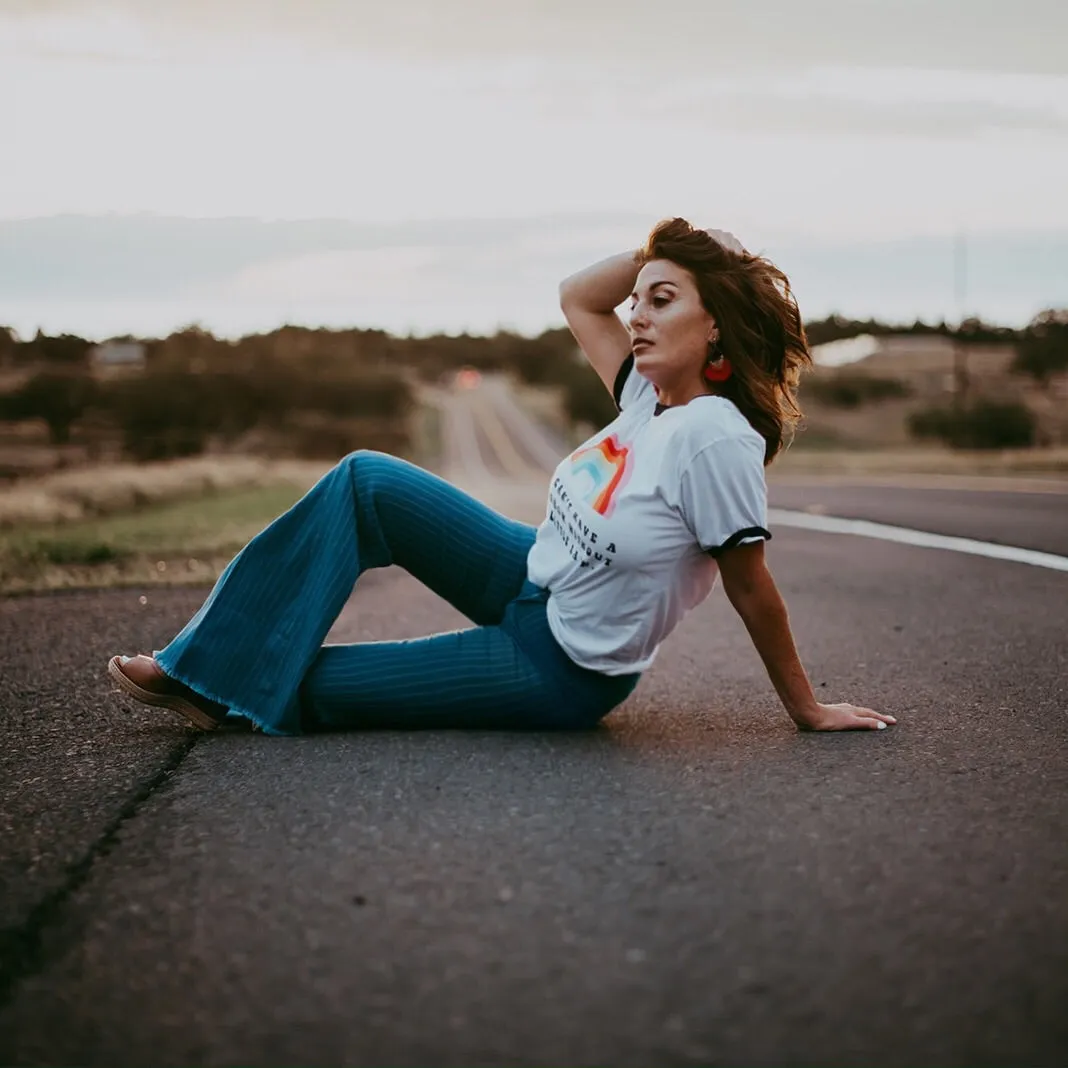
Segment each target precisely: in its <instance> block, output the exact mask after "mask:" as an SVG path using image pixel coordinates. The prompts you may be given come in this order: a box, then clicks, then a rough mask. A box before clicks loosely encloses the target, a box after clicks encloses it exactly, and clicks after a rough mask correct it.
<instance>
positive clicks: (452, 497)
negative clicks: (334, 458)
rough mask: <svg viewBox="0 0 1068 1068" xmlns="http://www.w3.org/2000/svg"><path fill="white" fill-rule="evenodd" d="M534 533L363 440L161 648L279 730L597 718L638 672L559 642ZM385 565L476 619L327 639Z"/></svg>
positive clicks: (235, 709) (163, 660)
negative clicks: (533, 576) (362, 582)
mask: <svg viewBox="0 0 1068 1068" xmlns="http://www.w3.org/2000/svg"><path fill="white" fill-rule="evenodd" d="M534 533H535V532H534V528H533V527H531V526H528V525H527V524H525V523H519V522H516V521H514V520H512V519H508V518H506V517H504V516H502V515H499V514H498V513H496V512H494V511H493V510H492V509H490V508H488V507H486V506H485V505H484V504H482V503H481V502H479V501H477V500H475V499H474V498H473V497H470V496H468V495H467V494H466V493H464V492H462V491H461V490H459V489H457V488H456V487H455V486H452V485H450V484H449V483H448V482H445V481H444V480H443V479H440V478H438V477H437V476H436V475H433V474H431V473H430V472H428V471H424V470H422V469H421V468H419V467H416V466H414V465H413V464H410V463H407V462H406V461H404V460H400V459H398V458H396V457H394V456H387V455H385V454H382V453H376V452H369V451H361V452H355V453H352V454H350V455H349V456H347V457H345V458H344V459H343V460H342V461H340V463H338V464H337V465H336V466H335V467H334V468H332V469H331V470H330V471H329V472H327V474H325V475H324V476H323V477H322V478H321V479H320V480H319V482H318V483H317V484H316V485H315V486H314V487H312V489H311V490H309V491H308V492H307V493H306V494H305V495H304V496H303V497H302V498H301V499H300V500H299V501H298V502H297V503H296V504H295V505H293V507H292V508H290V509H289V511H287V512H285V513H284V514H283V515H281V516H280V517H279V518H278V519H276V520H275V521H274V522H273V523H271V525H270V526H268V527H267V528H266V529H265V530H263V531H262V532H261V533H259V534H258V535H256V537H255V538H253V539H252V540H251V541H250V542H249V543H248V544H247V545H246V546H245V548H244V549H242V550H241V552H240V553H238V555H237V556H236V557H234V559H233V560H231V561H230V563H229V564H228V565H227V567H226V569H225V570H224V571H223V573H222V574H221V575H220V576H219V580H218V582H217V583H216V584H215V588H214V589H213V590H212V592H211V594H210V596H209V597H208V599H207V600H206V601H205V602H204V605H203V606H202V607H201V608H200V610H199V611H198V612H197V613H196V615H195V616H194V617H193V618H192V619H191V620H190V621H189V622H188V623H187V624H186V626H185V627H184V628H183V629H182V631H181V632H180V633H179V634H178V635H177V637H175V639H174V640H173V641H172V642H170V644H169V645H167V646H166V648H164V649H162V650H160V651H159V652H157V653H156V659H157V661H158V662H159V664H160V667H162V668H163V670H164V671H166V672H167V674H168V675H170V676H172V677H173V678H176V679H179V680H180V681H182V682H184V683H185V684H186V685H187V686H190V687H192V688H193V689H194V690H196V691H197V692H198V693H200V694H202V695H203V696H205V697H209V698H212V699H213V700H216V701H220V702H222V703H223V704H225V705H227V706H228V707H229V708H230V710H231V712H232V713H236V714H238V715H240V716H244V717H246V718H247V719H250V720H252V721H253V723H255V724H256V725H258V726H259V727H260V728H262V729H263V730H264V731H266V732H267V733H269V734H282V735H291V734H300V733H302V732H305V731H312V730H339V729H346V728H361V727H396V728H415V727H484V728H492V727H503V728H519V729H545V728H550V729H551V728H583V727H590V726H593V725H594V724H595V723H596V722H597V721H598V720H599V719H600V718H601V717H602V716H604V715H605V714H606V713H607V712H609V711H611V709H613V708H614V707H615V706H616V705H618V704H620V703H621V702H622V701H623V700H625V698H626V697H627V696H628V695H629V694H630V692H631V691H632V690H633V689H634V686H635V685H636V684H637V681H638V675H636V674H633V675H616V676H609V675H604V674H602V673H600V672H595V671H589V670H587V669H586V668H582V667H579V666H578V665H577V664H575V663H574V661H572V660H571V659H570V658H569V657H568V656H567V654H566V653H564V651H563V650H562V649H561V648H560V646H559V645H558V644H557V643H556V640H555V639H554V638H553V636H552V633H551V632H550V630H549V625H548V622H547V620H546V604H547V601H548V599H549V597H550V596H551V595H550V593H549V591H547V590H544V589H541V588H539V587H537V586H535V585H534V584H533V583H532V582H530V581H529V580H528V579H527V554H528V552H529V550H530V547H531V545H532V544H533V542H534ZM390 564H397V565H399V566H400V567H402V568H404V569H405V570H406V571H408V572H410V573H411V574H412V575H413V576H415V578H417V579H419V580H420V581H421V582H422V583H423V584H424V585H426V586H428V587H429V588H430V589H431V590H433V591H434V592H435V593H436V594H438V595H439V596H441V597H443V598H444V599H445V600H446V601H448V602H449V603H450V604H452V605H453V606H454V607H455V608H457V609H458V610H459V611H460V612H462V613H463V614H464V615H465V616H466V617H467V618H468V619H469V620H470V621H471V622H472V624H474V626H472V627H470V628H468V629H465V630H458V631H452V632H450V633H446V634H435V635H432V636H430V637H426V638H417V639H413V640H408V641H386V642H359V643H356V644H352V645H323V639H324V638H325V637H326V634H327V631H329V629H330V627H331V625H332V624H333V622H334V620H335V619H336V618H337V615H338V613H339V612H340V611H341V609H342V607H343V606H344V605H345V602H346V601H347V600H348V598H349V596H350V594H351V593H352V591H353V587H354V585H355V584H356V580H357V579H358V578H359V576H360V575H361V574H362V573H363V572H364V571H366V570H368V569H369V568H375V567H386V566H387V565H390ZM368 593H369V594H370V591H368Z"/></svg>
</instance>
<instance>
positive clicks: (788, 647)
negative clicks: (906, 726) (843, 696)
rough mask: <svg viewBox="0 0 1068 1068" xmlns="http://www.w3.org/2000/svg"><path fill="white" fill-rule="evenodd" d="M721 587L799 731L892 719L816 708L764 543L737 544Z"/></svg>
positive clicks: (851, 709)
mask: <svg viewBox="0 0 1068 1068" xmlns="http://www.w3.org/2000/svg"><path fill="white" fill-rule="evenodd" d="M718 563H719V570H720V574H721V575H722V576H723V589H724V592H725V593H726V594H727V598H728V600H730V602H731V604H732V605H733V606H734V608H735V610H736V611H737V612H738V614H739V615H740V616H741V617H742V621H743V622H744V623H745V627H746V630H748V631H749V636H750V637H751V638H752V639H753V645H755V646H756V650H757V652H758V653H759V654H760V658H761V659H762V660H763V661H764V666H765V667H766V668H767V671H768V677H769V678H770V679H771V683H772V685H773V686H774V687H775V690H776V692H777V693H778V695H779V697H780V699H781V700H782V703H783V705H784V707H785V708H786V711H787V712H788V713H789V714H790V718H791V719H792V720H793V721H794V722H795V723H796V724H797V725H798V727H799V728H801V730H813V731H841V730H854V729H858V728H867V729H869V730H881V729H882V728H884V727H885V726H886V725H887V724H888V723H896V722H897V720H895V719H894V717H893V716H887V715H884V714H882V713H881V712H875V711H873V710H872V709H870V708H861V707H858V706H856V705H850V704H834V705H825V704H820V703H819V702H818V701H817V700H816V696H815V694H814V693H813V692H812V684H811V683H810V682H809V681H808V676H807V675H806V674H805V669H804V668H803V667H802V666H801V661H800V659H799V658H798V655H797V647H796V646H795V644H794V638H793V634H792V633H791V631H790V620H789V617H788V615H787V612H786V605H785V603H784V602H783V599H782V596H781V595H780V593H779V590H778V588H777V587H776V585H775V580H774V579H773V578H772V577H771V572H770V571H769V570H768V567H767V564H766V563H765V560H764V543H763V542H762V541H761V542H757V543H755V544H752V545H739V546H736V547H735V548H733V549H728V550H727V551H726V552H724V553H722V554H721V555H720V557H719V560H718Z"/></svg>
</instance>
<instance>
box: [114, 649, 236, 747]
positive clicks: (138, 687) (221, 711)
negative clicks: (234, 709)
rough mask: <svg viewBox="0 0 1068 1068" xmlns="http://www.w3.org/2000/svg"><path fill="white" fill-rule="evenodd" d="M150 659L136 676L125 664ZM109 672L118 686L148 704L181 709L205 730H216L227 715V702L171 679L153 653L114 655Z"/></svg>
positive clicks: (139, 669) (141, 666)
mask: <svg viewBox="0 0 1068 1068" xmlns="http://www.w3.org/2000/svg"><path fill="white" fill-rule="evenodd" d="M138 660H140V661H148V663H147V664H145V663H142V664H140V665H138V666H137V668H136V672H137V675H138V678H137V680H134V679H133V678H131V677H130V675H128V674H127V673H126V671H125V670H123V669H124V668H127V667H128V665H130V664H132V663H134V661H138ZM108 674H109V675H110V676H111V677H112V679H113V680H114V681H115V682H116V683H118V685H119V687H120V688H121V689H122V690H124V691H125V692H126V693H128V694H129V695H130V696H131V697H133V698H135V699H136V700H138V701H140V702H141V703H142V704H145V705H154V706H156V707H157V708H169V709H171V710H172V711H174V712H180V713H181V714H182V715H183V716H185V718H186V719H188V720H189V721H190V723H193V724H194V725H195V726H197V727H199V728H200V729H201V730H202V731H213V730H215V728H216V727H218V726H219V724H220V723H222V721H223V720H224V719H225V718H226V712H227V709H226V705H222V704H219V702H218V701H212V700H210V699H209V698H207V697H201V696H200V694H198V693H197V692H196V691H195V690H192V689H190V688H189V687H188V686H186V685H185V683H182V682H179V681H178V680H177V679H172V678H171V677H170V676H169V675H167V674H166V673H165V672H164V671H163V669H162V668H161V667H160V666H159V664H157V663H156V661H155V660H154V659H153V658H152V657H150V656H144V655H143V654H142V655H139V656H113V657H112V658H111V659H110V660H109V661H108Z"/></svg>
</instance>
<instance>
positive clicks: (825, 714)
mask: <svg viewBox="0 0 1068 1068" xmlns="http://www.w3.org/2000/svg"><path fill="white" fill-rule="evenodd" d="M796 722H797V726H798V729H799V730H803V731H864V730H869V731H878V730H884V729H885V728H886V727H888V726H892V725H893V724H895V723H897V720H896V719H895V718H894V717H893V716H888V715H886V714H884V713H882V712H876V711H875V710H874V709H871V708H862V707H860V706H859V705H849V704H845V703H843V704H837V705H820V704H817V705H816V707H815V709H813V711H812V712H811V713H809V714H808V715H806V716H805V717H804V719H799V720H797V721H796Z"/></svg>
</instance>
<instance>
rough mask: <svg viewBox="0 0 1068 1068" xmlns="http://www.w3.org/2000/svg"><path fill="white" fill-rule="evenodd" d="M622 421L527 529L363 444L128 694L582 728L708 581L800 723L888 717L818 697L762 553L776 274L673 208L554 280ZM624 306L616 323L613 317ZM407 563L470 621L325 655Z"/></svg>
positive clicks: (127, 660)
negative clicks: (358, 600) (361, 585)
mask: <svg viewBox="0 0 1068 1068" xmlns="http://www.w3.org/2000/svg"><path fill="white" fill-rule="evenodd" d="M560 295H561V305H562V308H563V311H564V314H565V316H566V318H567V321H568V324H569V325H570V327H571V330H572V332H573V333H574V335H575V337H576V339H577V340H578V342H579V345H580V346H581V347H582V350H583V352H584V353H585V354H586V356H587V358H588V359H589V361H590V363H591V364H592V366H593V368H594V370H595V371H596V372H597V374H598V375H599V376H600V377H601V379H602V381H603V382H604V383H605V385H606V386H607V387H608V388H609V389H610V390H612V391H613V394H614V396H615V399H616V403H617V406H618V407H619V409H620V414H619V416H618V418H617V419H615V420H614V421H613V422H612V423H611V424H610V425H609V426H608V427H606V428H605V429H604V430H603V431H601V432H600V433H598V434H595V435H594V437H593V438H591V439H590V440H589V441H588V442H587V443H586V444H585V445H583V446H582V447H581V448H579V449H578V450H576V451H575V452H574V453H572V455H571V456H569V457H567V458H566V459H565V460H564V461H563V462H562V463H561V464H560V465H559V467H557V469H556V472H555V475H554V477H553V481H552V486H551V489H550V493H549V503H548V510H547V515H546V519H545V521H544V522H543V523H542V524H541V526H540V527H538V528H537V529H536V530H535V529H534V528H533V527H529V526H527V525H525V524H522V523H518V522H515V521H513V520H511V519H507V518H505V517H503V516H500V515H498V514H497V513H495V512H493V511H492V510H490V509H489V508H487V507H485V506H484V505H482V504H481V503H479V502H478V501H475V500H474V499H472V498H471V497H468V496H467V495H466V494H464V493H462V492H460V491H459V490H457V489H455V488H454V487H453V486H450V485H449V484H448V483H446V482H444V481H442V480H441V479H439V478H437V477H436V476H434V475H432V474H429V473H428V472H425V471H422V470H421V469H419V468H417V467H414V466H412V465H411V464H408V463H406V462H404V461H402V460H399V459H396V458H394V457H390V456H385V455H382V454H379V453H372V452H357V453H353V454H351V455H350V456H348V457H346V458H345V459H344V460H342V461H341V462H340V463H339V464H338V465H337V466H336V467H334V468H333V469H332V470H331V471H330V472H328V473H327V474H326V475H325V476H323V478H322V479H321V480H320V481H319V482H318V483H317V485H316V486H314V487H313V488H312V489H311V490H310V491H309V492H308V493H307V494H306V495H305V496H304V497H303V498H301V500H300V501H298V502H297V503H296V504H295V505H294V506H293V507H292V508H291V509H290V510H289V511H288V512H286V513H285V514H284V515H282V516H281V517H279V518H278V519H277V520H275V521H274V523H272V524H271V525H270V526H269V527H267V528H266V529H265V530H264V531H263V532H261V533H260V534H258V535H257V536H256V537H255V538H253V539H252V541H251V542H249V544H248V545H247V546H246V547H245V548H244V549H243V550H242V551H241V552H240V553H239V554H238V555H237V556H236V557H235V558H234V559H233V560H232V561H231V562H230V564H229V565H228V566H227V568H226V569H225V571H224V572H223V573H222V575H221V576H220V578H219V581H218V582H217V583H216V586H215V588H214V590H213V591H212V593H211V595H210V596H209V597H208V599H207V601H206V602H205V603H204V605H203V607H202V608H201V609H200V611H199V612H197V614H196V615H195V616H194V617H193V618H192V619H191V620H190V621H189V623H188V624H187V625H186V626H185V627H184V628H183V630H182V631H181V633H179V634H178V635H177V637H176V638H175V639H174V640H173V641H172V642H171V643H170V644H169V645H168V646H167V647H166V648H165V649H163V650H162V651H160V652H159V653H157V654H156V655H155V657H154V658H153V657H149V656H143V655H142V656H136V657H114V658H112V660H111V662H110V663H109V665H108V669H109V672H110V674H111V676H112V678H113V679H114V680H115V681H116V682H117V683H118V684H119V686H120V687H121V688H122V689H123V690H125V691H126V692H127V693H129V694H131V695H133V696H134V697H136V698H137V699H138V700H140V701H142V702H144V703H146V704H150V705H156V706H162V707H165V708H172V709H175V710H177V711H179V712H181V713H183V714H184V715H185V716H186V717H187V718H188V719H189V720H190V721H192V722H193V723H194V724H196V725H197V726H198V727H201V728H204V729H211V728H213V727H215V726H217V725H218V724H219V723H220V722H221V721H222V720H223V718H224V717H225V716H226V714H227V711H228V710H229V711H230V712H234V713H237V714H238V715H241V716H244V717H246V718H248V719H250V720H252V722H253V723H254V724H255V725H257V726H258V727H260V728H261V729H262V730H264V731H266V732H267V733H270V734H299V733H301V732H302V731H308V730H325V729H341V728H351V727H365V726H395V727H415V726H420V727H459V726H471V727H490V726H494V727H499V726H503V727H527V728H555V727H559V728H576V727H578V728H581V727H590V726H592V725H593V724H595V723H596V722H597V721H598V720H599V719H601V718H602V717H603V716H604V715H606V714H607V713H608V712H610V711H611V710H612V709H613V708H615V707H616V706H617V705H619V704H620V703H621V702H622V701H623V700H625V698H626V697H627V696H628V695H629V694H630V693H631V691H632V690H633V689H634V687H635V685H637V682H638V679H639V677H640V675H641V673H642V671H644V670H645V669H646V668H647V667H648V666H649V664H651V663H652V661H653V658H654V657H655V655H656V651H657V648H658V647H659V645H660V643H661V642H662V641H663V639H664V638H666V637H667V635H668V634H669V633H670V632H671V630H672V629H673V628H674V627H675V626H676V624H677V623H678V622H679V620H680V619H681V618H682V617H683V615H685V614H686V612H687V611H689V610H690V609H691V608H693V607H694V606H695V605H697V604H698V603H700V602H701V601H702V600H704V598H705V597H707V596H708V594H709V592H710V591H711V589H712V586H713V584H714V582H715V580H716V575H717V573H718V574H720V575H722V576H723V586H724V590H725V591H726V593H727V596H728V598H729V599H730V602H731V604H732V605H733V606H734V607H735V609H736V610H737V611H738V612H739V614H740V615H741V617H742V619H743V620H744V621H745V624H746V627H747V628H748V630H749V633H750V635H751V636H752V639H753V642H754V644H755V645H756V648H757V650H758V651H759V653H760V655H761V657H762V658H763V661H764V663H765V665H766V667H767V670H768V674H769V676H770V678H771V681H772V683H773V684H774V686H775V689H776V690H777V692H778V694H779V696H780V698H781V699H782V702H783V705H784V706H785V708H786V711H787V712H788V713H789V714H790V716H791V717H792V719H793V720H794V722H795V723H796V724H797V726H798V727H799V728H801V729H805V730H848V729H852V728H869V729H879V728H884V727H885V726H886V725H887V724H888V723H893V722H894V717H893V716H888V715H883V714H880V713H878V712H874V711H872V710H871V709H867V708H859V707H855V706H853V705H849V704H830V705H828V704H821V703H819V702H818V701H817V700H816V699H815V696H814V695H813V691H812V687H811V685H810V684H809V681H808V679H807V678H806V676H805V672H804V669H803V668H802V666H801V664H800V662H799V660H798V657H797V653H796V651H795V648H794V642H793V638H792V636H791V633H790V627H789V623H788V620H787V615H786V608H785V606H784V604H783V601H782V598H781V597H780V595H779V593H778V591H777V589H776V587H775V583H774V581H773V580H772V577H771V575H770V573H769V572H768V569H767V567H766V565H765V562H764V541H765V540H766V539H767V538H770V537H771V534H770V533H769V532H768V530H767V529H766V486H765V481H764V467H765V465H766V464H768V463H770V462H771V460H772V459H773V458H774V456H775V455H776V453H777V452H778V451H779V449H780V448H781V446H782V444H783V436H784V433H785V432H786V431H787V430H788V429H789V428H790V426H791V423H792V421H793V420H794V419H796V417H797V416H798V415H799V414H800V413H799V411H798V409H797V407H796V404H795V401H794V390H795V388H796V383H797V377H798V373H799V371H800V369H801V368H802V367H803V366H804V365H805V364H807V363H809V362H810V358H809V354H808V349H807V343H806V341H805V336H804V330H803V328H802V324H801V318H800V315H799V313H798V310H797V305H796V302H795V301H794V299H793V297H792V295H791V293H790V289H789V285H788V283H787V280H786V277H785V276H784V275H783V274H782V273H781V272H780V271H779V270H778V269H777V268H775V267H774V266H773V265H772V264H770V263H769V262H768V261H767V260H765V259H763V258H761V257H758V256H752V255H750V254H749V253H747V252H746V251H745V250H744V249H743V248H742V247H741V245H740V244H738V242H737V240H736V239H735V238H733V237H732V236H731V235H729V234H725V233H722V232H720V231H704V230H695V229H694V228H693V227H691V226H690V225H689V224H688V223H687V222H685V221H684V220H682V219H674V220H672V221H669V222H664V223H661V224H660V225H658V226H657V227H656V228H655V229H654V230H653V231H652V233H651V234H650V235H649V239H648V240H647V242H646V244H645V246H644V248H642V249H641V250H639V251H638V252H636V253H626V254H623V255H619V256H616V257H614V258H611V259H608V260H605V261H603V262H601V263H598V264H595V265H594V266H592V267H590V268H587V269H586V270H584V271H581V272H580V273H578V274H576V275H574V276H573V277H571V278H569V279H567V280H566V281H565V282H564V283H563V284H562V285H561V289H560ZM628 296H629V299H630V322H629V330H628V329H627V328H625V327H624V326H623V324H622V322H621V321H620V319H619V318H618V316H617V315H616V313H615V310H614V309H615V308H616V307H617V306H619V305H620V304H621V303H623V302H624V301H626V300H627V298H628ZM388 564H397V565H399V566H401V567H403V568H405V569H406V570H407V571H409V572H410V573H411V574H412V575H414V576H415V577H416V578H418V579H420V580H421V581H422V582H423V583H425V584H426V585H427V586H429V587H430V589H432V590H433V591H434V592H435V593H437V594H439V595H440V596H442V597H444V598H445V599H446V600H448V601H449V602H450V603H452V604H453V605H454V606H455V607H456V608H457V609H459V610H460V611H461V612H463V613H464V615H466V616H467V617H468V618H469V619H470V620H471V621H472V622H473V623H474V624H475V626H474V627H473V628H471V629H468V630H463V631H456V632H453V633H449V634H438V635H434V636H432V637H429V638H422V639H418V640H413V641H402V642H364V643H358V644H355V645H326V646H324V645H323V644H322V641H323V638H324V637H325V636H326V633H327V631H328V630H329V629H330V626H331V624H332V623H333V622H334V620H335V618H336V617H337V615H338V613H339V612H340V611H341V608H342V607H343V605H344V604H345V602H346V600H347V599H348V597H349V594H350V593H351V591H352V587H353V584H354V583H355V582H356V579H357V578H358V577H359V575H360V574H361V572H363V571H365V570H367V569H368V568H373V567H384V566H386V565H388Z"/></svg>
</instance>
